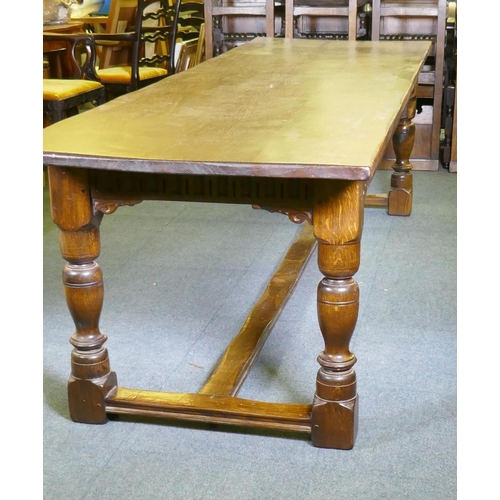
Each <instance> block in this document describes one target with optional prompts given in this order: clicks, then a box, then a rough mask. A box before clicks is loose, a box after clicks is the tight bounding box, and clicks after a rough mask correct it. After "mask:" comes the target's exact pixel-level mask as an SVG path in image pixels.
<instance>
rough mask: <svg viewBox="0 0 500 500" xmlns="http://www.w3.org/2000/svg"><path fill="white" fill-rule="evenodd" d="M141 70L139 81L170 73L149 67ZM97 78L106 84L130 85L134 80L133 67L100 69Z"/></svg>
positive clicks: (143, 67)
mask: <svg viewBox="0 0 500 500" xmlns="http://www.w3.org/2000/svg"><path fill="white" fill-rule="evenodd" d="M138 69H139V80H149V79H151V78H159V77H162V76H167V74H168V71H167V70H166V69H164V68H153V67H147V66H141V67H140V68H138ZM96 73H97V76H98V77H99V79H100V80H101V82H103V83H104V84H106V83H123V84H127V83H130V81H131V79H132V67H131V66H115V67H111V68H105V69H98V70H96Z"/></svg>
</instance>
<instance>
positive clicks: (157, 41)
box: [95, 0, 180, 96]
mask: <svg viewBox="0 0 500 500" xmlns="http://www.w3.org/2000/svg"><path fill="white" fill-rule="evenodd" d="M118 1H128V0H118ZM179 6H180V0H175V2H174V3H173V4H172V5H170V2H169V1H168V0H137V9H136V16H135V27H134V31H132V32H127V33H122V34H120V33H116V34H104V35H95V39H96V43H102V41H104V42H105V43H110V42H113V41H114V42H131V44H132V49H131V52H132V54H131V61H130V63H128V64H124V65H118V66H111V67H107V68H103V69H99V70H98V72H97V74H98V75H99V78H100V79H101V81H102V82H103V84H104V85H105V86H106V90H107V92H108V94H111V95H114V96H116V95H120V94H123V93H127V92H132V91H134V90H137V89H139V88H142V87H144V86H146V85H150V84H152V83H155V82H157V81H159V80H161V79H163V78H166V77H167V76H170V75H172V74H174V72H175V64H174V61H175V40H176V36H177V21H178V17H179Z"/></svg>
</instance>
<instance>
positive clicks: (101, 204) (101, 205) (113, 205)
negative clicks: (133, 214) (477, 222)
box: [93, 198, 142, 215]
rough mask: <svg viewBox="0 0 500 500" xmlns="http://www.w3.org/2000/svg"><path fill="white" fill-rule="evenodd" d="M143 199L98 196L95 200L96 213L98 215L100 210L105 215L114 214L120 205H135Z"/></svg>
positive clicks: (94, 208)
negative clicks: (102, 197)
mask: <svg viewBox="0 0 500 500" xmlns="http://www.w3.org/2000/svg"><path fill="white" fill-rule="evenodd" d="M141 201H142V200H100V199H98V198H97V199H94V202H93V210H94V215H97V214H98V213H99V212H101V213H102V214H105V215H106V214H112V213H114V212H115V211H116V209H117V208H118V207H124V206H129V207H133V206H134V205H137V204H138V203H141Z"/></svg>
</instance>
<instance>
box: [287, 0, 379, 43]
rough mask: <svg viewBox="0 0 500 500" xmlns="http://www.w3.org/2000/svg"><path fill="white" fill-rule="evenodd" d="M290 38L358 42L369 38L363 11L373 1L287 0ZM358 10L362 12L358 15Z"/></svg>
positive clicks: (288, 36) (288, 33) (288, 35)
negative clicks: (366, 37) (363, 23)
mask: <svg viewBox="0 0 500 500" xmlns="http://www.w3.org/2000/svg"><path fill="white" fill-rule="evenodd" d="M285 2H286V3H285V12H286V14H285V37H286V38H324V39H333V40H356V39H359V38H363V37H364V36H365V35H366V29H365V27H363V26H362V23H361V20H362V17H364V12H362V8H363V7H364V6H365V5H366V4H368V3H369V0H285ZM358 9H359V10H360V12H359V13H358Z"/></svg>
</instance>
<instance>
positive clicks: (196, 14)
mask: <svg viewBox="0 0 500 500" xmlns="http://www.w3.org/2000/svg"><path fill="white" fill-rule="evenodd" d="M204 22H205V12H204V5H203V1H200V0H181V4H180V7H179V19H178V21H177V25H178V29H179V31H180V32H181V31H196V32H197V33H199V32H200V28H201V25H202V24H203V23H204Z"/></svg>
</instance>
